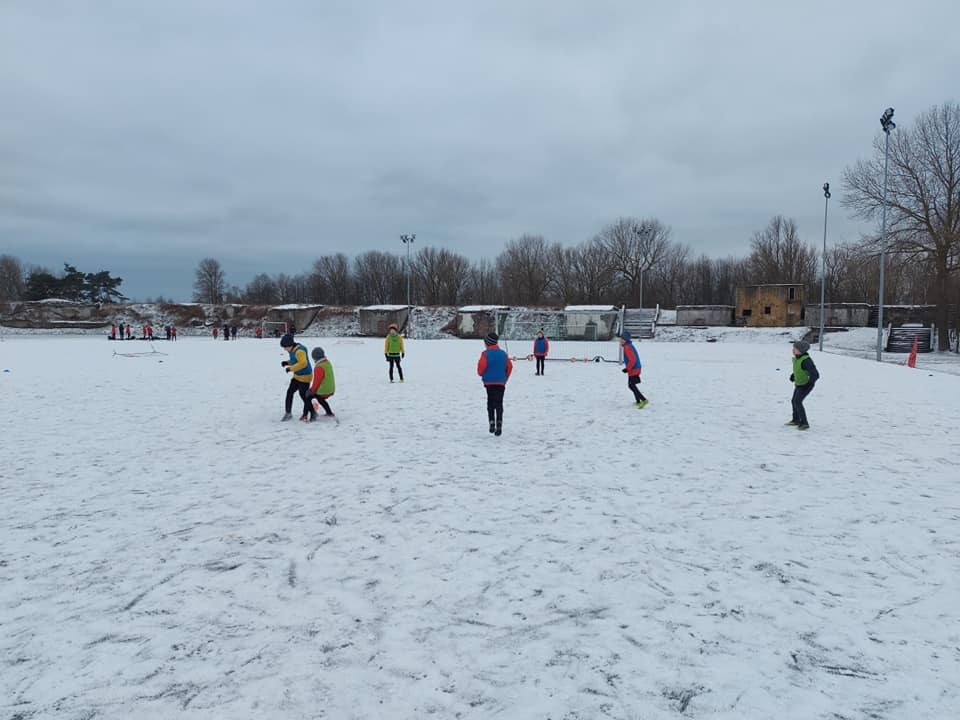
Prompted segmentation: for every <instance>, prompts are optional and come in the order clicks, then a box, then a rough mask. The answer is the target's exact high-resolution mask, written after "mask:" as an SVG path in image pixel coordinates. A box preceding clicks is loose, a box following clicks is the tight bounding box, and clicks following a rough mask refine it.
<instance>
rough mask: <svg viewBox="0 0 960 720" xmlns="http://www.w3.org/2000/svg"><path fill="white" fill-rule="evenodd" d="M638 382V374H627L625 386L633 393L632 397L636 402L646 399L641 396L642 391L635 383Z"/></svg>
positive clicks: (637, 383)
mask: <svg viewBox="0 0 960 720" xmlns="http://www.w3.org/2000/svg"><path fill="white" fill-rule="evenodd" d="M639 384H640V376H639V375H627V387H628V388H630V392H632V393H633V399H634V400H635V401H636V402H642V401H644V400H646V398H645V397H644V396H643V393H642V392H640V388H638V387H637V385H639Z"/></svg>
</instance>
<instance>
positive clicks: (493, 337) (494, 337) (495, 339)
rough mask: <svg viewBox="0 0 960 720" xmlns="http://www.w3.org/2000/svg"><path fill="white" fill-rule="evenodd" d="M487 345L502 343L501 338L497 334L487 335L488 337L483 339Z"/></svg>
mask: <svg viewBox="0 0 960 720" xmlns="http://www.w3.org/2000/svg"><path fill="white" fill-rule="evenodd" d="M483 341H484V342H485V343H486V344H487V345H496V344H497V343H498V342H500V336H499V335H497V334H496V333H495V332H491V333H487V336H486V337H485V338H484V339H483Z"/></svg>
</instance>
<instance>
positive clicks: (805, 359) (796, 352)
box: [787, 340, 820, 430]
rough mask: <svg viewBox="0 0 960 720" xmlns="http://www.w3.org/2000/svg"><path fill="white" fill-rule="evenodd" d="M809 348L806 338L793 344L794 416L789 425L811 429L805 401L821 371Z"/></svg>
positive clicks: (791, 376) (791, 377) (791, 378)
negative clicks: (804, 404) (804, 405)
mask: <svg viewBox="0 0 960 720" xmlns="http://www.w3.org/2000/svg"><path fill="white" fill-rule="evenodd" d="M808 350H810V343H808V342H806V341H805V340H797V341H796V342H795V343H794V344H793V348H792V352H793V372H792V373H790V382H792V383H793V384H794V388H793V399H792V401H791V402H792V404H793V417H792V418H791V419H790V422H788V423H787V425H795V426H796V428H797V430H809V429H810V424H809V423H808V422H807V411H806V410H805V409H804V407H803V401H804V399H805V398H806V397H807V395H809V394H810V393H811V392H812V391H813V386H814V385H816V384H817V380H819V379H820V373H819V371H818V370H817V366H816V365H814V364H813V358H812V357H810V356H809V355H808V354H807V351H808Z"/></svg>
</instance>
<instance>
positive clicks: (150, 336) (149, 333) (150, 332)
mask: <svg viewBox="0 0 960 720" xmlns="http://www.w3.org/2000/svg"><path fill="white" fill-rule="evenodd" d="M147 338H148V339H149V340H153V325H147Z"/></svg>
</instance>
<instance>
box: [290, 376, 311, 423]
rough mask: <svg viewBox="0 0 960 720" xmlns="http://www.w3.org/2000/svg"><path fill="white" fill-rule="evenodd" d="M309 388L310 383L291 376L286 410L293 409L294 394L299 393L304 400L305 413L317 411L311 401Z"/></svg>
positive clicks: (309, 413)
mask: <svg viewBox="0 0 960 720" xmlns="http://www.w3.org/2000/svg"><path fill="white" fill-rule="evenodd" d="M309 389H310V384H309V383H305V382H300V381H299V380H297V379H296V378H290V384H289V385H287V397H286V400H285V401H284V405H283V408H284V410H286V411H287V412H290V411H291V410H292V409H293V396H294V395H297V394H299V395H300V399H301V400H303V412H304V414H305V415H312V414H314V413H315V412H316V411H315V410H314V409H313V403H311V402H310V394H309V393H308V392H307V390H309Z"/></svg>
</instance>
